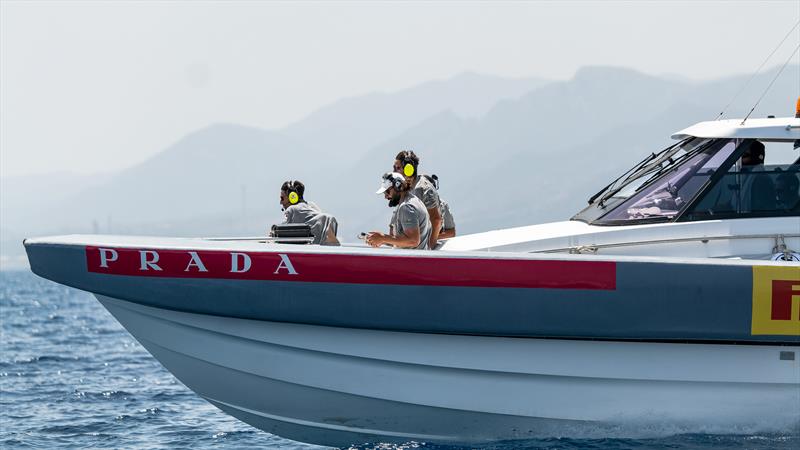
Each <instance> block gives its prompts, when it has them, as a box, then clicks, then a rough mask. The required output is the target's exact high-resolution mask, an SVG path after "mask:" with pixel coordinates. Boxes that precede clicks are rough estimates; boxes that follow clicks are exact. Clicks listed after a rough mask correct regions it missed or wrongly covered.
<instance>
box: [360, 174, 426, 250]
mask: <svg viewBox="0 0 800 450" xmlns="http://www.w3.org/2000/svg"><path fill="white" fill-rule="evenodd" d="M409 188H410V186H409V184H408V181H406V179H405V177H404V176H403V175H400V174H399V173H394V172H389V173H385V174H384V175H383V183H382V184H381V187H380V189H378V191H377V192H376V194H383V196H384V198H386V200H389V207H394V208H395V210H394V214H392V220H391V222H390V224H389V234H384V233H381V232H379V231H372V232H369V233H367V236H366V241H367V244H369V245H370V246H372V247H380V246H381V245H383V244H388V245H391V246H392V247H395V248H411V249H420V250H424V249H427V248H429V247H428V243H429V242H430V237H431V231H432V228H431V221H430V219H429V217H428V211H427V209H426V208H425V205H424V204H423V203H422V201H421V200H420V199H419V198H417V197H416V196H415V195H414V194H412V193H411V191H410V189H409Z"/></svg>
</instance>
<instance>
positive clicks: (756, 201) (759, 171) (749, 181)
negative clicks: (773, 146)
mask: <svg viewBox="0 0 800 450" xmlns="http://www.w3.org/2000/svg"><path fill="white" fill-rule="evenodd" d="M765 156H766V150H765V149H764V144H763V143H761V142H759V141H753V142H752V143H751V144H750V147H748V148H747V150H745V152H744V153H743V154H742V157H741V174H742V175H744V178H742V181H741V185H740V190H739V196H738V198H737V199H736V200H737V201H738V206H739V208H738V209H739V212H754V211H772V210H773V209H775V187H774V186H773V184H772V180H771V179H770V177H769V175H768V174H767V173H765V171H764V157H765Z"/></svg>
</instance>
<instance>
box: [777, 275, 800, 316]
mask: <svg viewBox="0 0 800 450" xmlns="http://www.w3.org/2000/svg"><path fill="white" fill-rule="evenodd" d="M795 287H797V289H795ZM792 297H798V299H800V281H792V280H772V320H792ZM797 320H800V314H798V317H797Z"/></svg>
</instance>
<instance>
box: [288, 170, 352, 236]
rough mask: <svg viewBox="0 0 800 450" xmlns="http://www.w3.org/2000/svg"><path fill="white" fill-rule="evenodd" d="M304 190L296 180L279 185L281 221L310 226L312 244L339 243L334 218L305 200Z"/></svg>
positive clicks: (301, 184)
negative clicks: (281, 210)
mask: <svg viewBox="0 0 800 450" xmlns="http://www.w3.org/2000/svg"><path fill="white" fill-rule="evenodd" d="M305 191H306V187H305V185H304V184H303V183H301V182H300V181H297V180H295V181H287V182H285V183H283V185H281V206H282V207H283V223H304V224H306V225H308V226H309V227H311V234H313V235H314V241H313V242H312V244H321V245H339V240H338V239H336V232H337V230H338V228H339V224H338V223H337V222H336V218H335V217H333V216H332V215H330V214H326V213H324V212H322V210H320V209H319V207H318V206H317V205H315V204H314V203H310V202H307V201H306V200H305V198H303V194H305Z"/></svg>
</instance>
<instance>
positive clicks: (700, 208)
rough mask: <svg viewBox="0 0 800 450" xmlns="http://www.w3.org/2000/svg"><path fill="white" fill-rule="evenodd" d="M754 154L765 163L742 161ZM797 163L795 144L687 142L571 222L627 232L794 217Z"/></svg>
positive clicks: (798, 204)
mask: <svg viewBox="0 0 800 450" xmlns="http://www.w3.org/2000/svg"><path fill="white" fill-rule="evenodd" d="M765 144H766V145H765ZM759 147H760V148H761V153H762V156H761V158H762V159H761V160H759V161H756V162H754V160H752V159H751V160H747V161H745V160H746V159H747V158H750V156H749V155H750V154H751V153H757V152H758V151H757V150H755V149H757V148H759ZM764 147H766V156H764V155H763V148H764ZM798 163H800V158H798V151H797V150H796V148H795V147H794V145H793V143H792V142H777V141H775V142H761V141H757V140H754V139H698V138H690V139H687V140H685V141H682V142H680V143H678V144H676V145H674V146H672V147H669V148H667V149H665V150H663V151H662V152H660V153H658V154H652V155H650V156H649V157H648V158H647V159H645V160H644V161H642V162H641V163H639V164H638V165H637V166H636V167H634V168H633V169H631V170H629V171H628V172H626V173H625V174H624V175H623V176H622V177H620V178H619V179H618V180H615V181H614V182H613V183H611V184H610V185H609V186H607V187H606V188H604V189H603V190H602V191H601V192H600V193H598V194H596V195H595V196H594V197H592V199H591V200H590V205H589V206H588V207H587V208H586V209H584V210H583V211H581V212H580V213H578V214H577V215H576V216H575V217H573V219H574V220H582V221H586V222H589V223H594V224H598V225H625V224H634V223H651V222H663V221H674V220H678V221H693V220H709V219H712V218H714V219H716V218H733V217H772V216H784V215H798V210H800V193H798V183H800V165H799V164H798Z"/></svg>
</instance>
